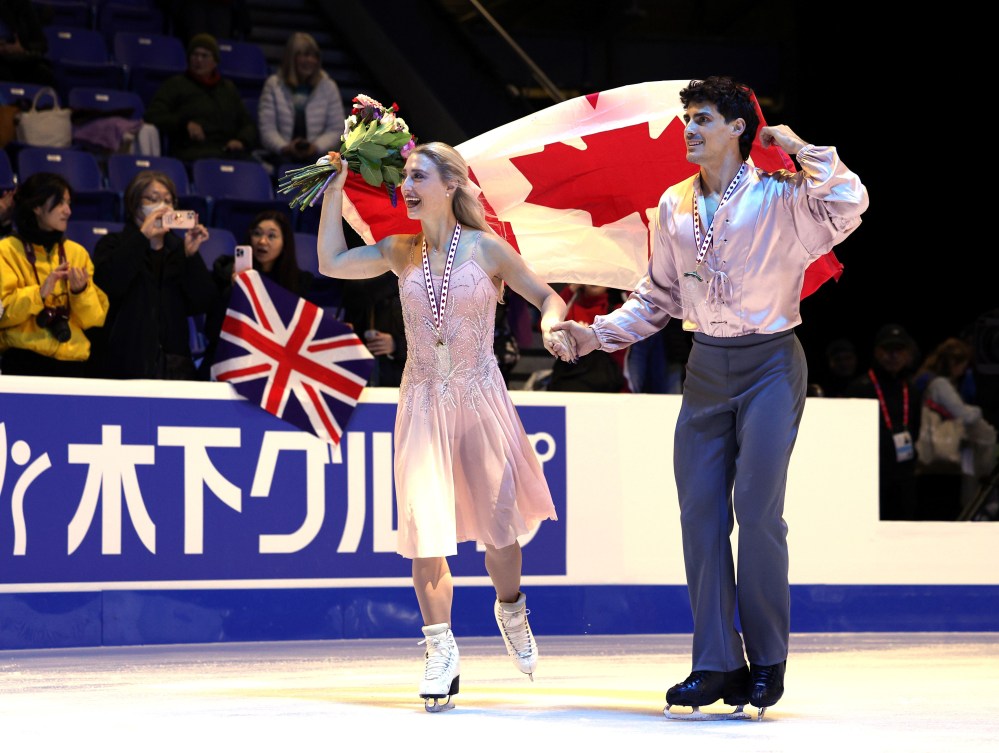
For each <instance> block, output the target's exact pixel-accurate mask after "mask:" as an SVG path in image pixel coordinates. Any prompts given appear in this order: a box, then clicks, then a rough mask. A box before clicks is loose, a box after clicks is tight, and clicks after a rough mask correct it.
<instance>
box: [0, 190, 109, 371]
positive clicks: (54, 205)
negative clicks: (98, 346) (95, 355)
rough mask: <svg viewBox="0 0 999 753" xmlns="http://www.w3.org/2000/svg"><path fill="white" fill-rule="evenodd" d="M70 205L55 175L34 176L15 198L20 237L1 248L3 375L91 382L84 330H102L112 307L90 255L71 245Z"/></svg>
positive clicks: (0, 243)
mask: <svg viewBox="0 0 999 753" xmlns="http://www.w3.org/2000/svg"><path fill="white" fill-rule="evenodd" d="M71 201H72V189H71V188H70V185H69V183H67V182H66V179H65V178H63V177H62V176H61V175H56V174H55V173H46V172H40V173H35V174H34V175H32V176H30V177H29V178H27V179H26V180H25V181H24V182H23V183H21V185H20V186H19V187H18V189H17V192H16V193H15V194H14V224H15V227H16V228H17V232H16V233H15V234H14V235H10V236H8V237H6V238H4V239H3V240H0V304H2V305H0V309H2V312H3V315H2V316H0V352H2V353H3V364H2V371H3V373H4V374H22V375H31V376H62V377H82V376H85V373H84V372H85V366H86V362H87V359H88V358H89V357H90V340H88V339H87V336H86V334H84V330H87V329H90V328H91V327H99V326H100V325H102V324H103V323H104V318H105V316H106V315H107V312H108V299H107V296H106V295H105V294H104V292H103V291H102V290H101V289H100V288H99V287H98V285H97V283H96V281H95V280H94V279H93V276H94V266H93V264H92V263H91V261H90V255H89V254H88V253H87V250H86V249H85V248H84V247H83V246H81V245H80V244H79V243H76V242H74V241H71V240H68V239H66V238H65V233H66V223H67V222H68V221H69V218H70V215H71V214H72V211H71V209H70V205H71Z"/></svg>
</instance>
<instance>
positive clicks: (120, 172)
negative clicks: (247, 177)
mask: <svg viewBox="0 0 999 753" xmlns="http://www.w3.org/2000/svg"><path fill="white" fill-rule="evenodd" d="M107 170H108V185H109V186H110V187H111V189H112V190H114V191H117V192H118V194H119V195H121V196H122V197H124V194H125V189H126V188H127V187H128V184H129V182H130V181H131V180H132V178H134V177H135V174H136V173H138V172H141V171H142V170H158V171H159V172H161V173H166V174H167V175H168V176H170V179H171V180H172V181H173V184H174V186H175V187H176V188H177V206H178V207H180V208H181V209H193V210H194V211H195V212H197V213H198V220H200V221H201V223H202V224H204V225H207V224H208V222H209V220H210V219H211V217H210V209H209V206H208V199H207V198H206V197H204V196H199V195H197V194H194V193H191V183H190V181H189V180H188V176H187V168H186V167H185V166H184V163H183V162H181V161H180V160H179V159H177V158H176V157H166V156H164V157H146V156H142V155H137V154H112V155H111V156H110V157H108V167H107Z"/></svg>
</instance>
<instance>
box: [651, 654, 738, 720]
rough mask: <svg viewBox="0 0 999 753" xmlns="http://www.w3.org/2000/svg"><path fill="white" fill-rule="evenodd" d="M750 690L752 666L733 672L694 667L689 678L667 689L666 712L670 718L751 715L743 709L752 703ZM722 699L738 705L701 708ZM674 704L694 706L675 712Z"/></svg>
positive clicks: (720, 718) (721, 717)
mask: <svg viewBox="0 0 999 753" xmlns="http://www.w3.org/2000/svg"><path fill="white" fill-rule="evenodd" d="M749 690H750V682H749V667H740V668H739V669H735V670H733V671H731V672H712V671H708V670H695V671H693V672H691V673H690V676H689V677H688V678H687V679H686V680H684V681H683V682H681V683H679V684H678V685H674V686H673V687H672V688H670V689H669V690H668V691H667V692H666V708H664V709H663V714H665V715H666V718H667V719H678V720H680V721H685V722H705V721H717V720H735V719H749V718H751V717H750V715H749V714H748V713H747V712H745V711H743V707H744V706H745V705H746V704H747V703H749ZM719 699H720V700H722V701H724V702H725V703H726V704H728V705H729V706H734V707H735V709H734V710H733V711H729V712H708V711H701V708H700V707H701V706H710V705H711V704H712V703H714V702H715V701H717V700H719ZM674 706H689V707H690V709H691V710H690V712H689V713H679V712H674V711H673V710H672V708H673V707H674Z"/></svg>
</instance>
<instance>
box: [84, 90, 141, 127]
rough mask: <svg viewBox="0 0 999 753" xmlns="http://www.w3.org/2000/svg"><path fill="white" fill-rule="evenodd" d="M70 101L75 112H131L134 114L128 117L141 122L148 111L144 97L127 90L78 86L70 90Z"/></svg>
mask: <svg viewBox="0 0 999 753" xmlns="http://www.w3.org/2000/svg"><path fill="white" fill-rule="evenodd" d="M68 100H69V106H70V107H71V108H72V109H74V110H107V111H112V112H121V113H124V112H125V111H126V110H131V111H132V114H131V115H130V116H128V117H132V118H136V119H140V120H141V118H142V116H143V115H144V114H145V111H146V105H145V103H144V102H143V101H142V97H140V96H139V95H138V94H136V93H135V92H132V91H128V90H127V89H102V88H100V87H97V86H77V87H75V88H73V89H70V90H69V97H68Z"/></svg>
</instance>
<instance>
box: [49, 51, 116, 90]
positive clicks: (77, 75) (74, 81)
mask: <svg viewBox="0 0 999 753" xmlns="http://www.w3.org/2000/svg"><path fill="white" fill-rule="evenodd" d="M52 73H53V76H54V77H55V81H56V87H55V88H56V91H57V92H58V93H59V96H60V97H61V98H62V99H66V100H68V99H69V93H70V92H71V91H72V90H73V89H76V88H79V87H91V88H98V89H124V88H125V81H126V72H125V66H123V65H120V64H118V63H115V62H113V61H111V62H107V63H78V62H76V61H75V60H55V61H53V63H52Z"/></svg>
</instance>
